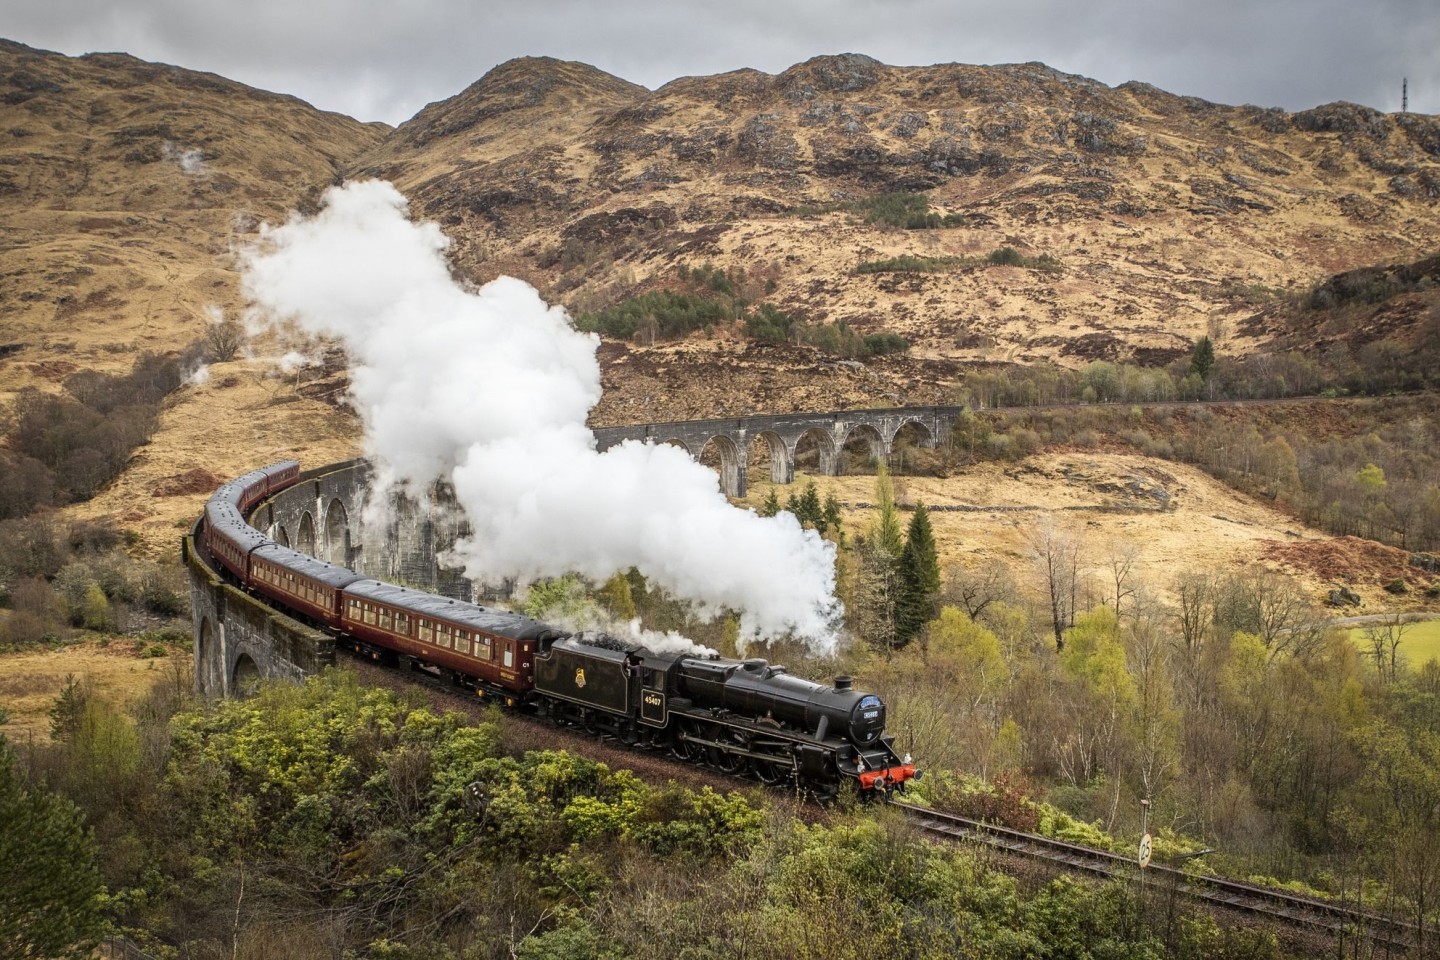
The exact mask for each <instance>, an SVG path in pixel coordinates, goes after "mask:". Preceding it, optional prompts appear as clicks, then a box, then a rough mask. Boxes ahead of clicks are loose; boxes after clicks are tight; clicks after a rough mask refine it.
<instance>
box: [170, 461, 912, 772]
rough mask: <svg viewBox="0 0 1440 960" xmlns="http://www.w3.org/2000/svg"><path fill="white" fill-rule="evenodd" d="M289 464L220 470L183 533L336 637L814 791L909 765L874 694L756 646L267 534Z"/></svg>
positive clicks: (596, 728) (513, 702)
mask: <svg viewBox="0 0 1440 960" xmlns="http://www.w3.org/2000/svg"><path fill="white" fill-rule="evenodd" d="M299 476H300V465H299V464H298V463H297V462H295V461H293V460H287V461H283V462H281V463H276V464H272V465H270V466H268V467H264V468H263V469H260V470H255V471H252V472H250V473H247V474H245V475H244V476H241V477H238V478H237V479H235V480H232V481H230V482H229V483H226V484H224V485H223V486H221V487H220V489H218V490H217V491H215V493H214V495H213V496H211V498H210V500H209V501H208V502H207V503H206V505H205V514H204V518H203V524H202V529H201V532H200V540H199V542H200V545H201V546H202V547H203V548H204V550H205V551H206V552H207V553H208V554H209V555H210V557H211V558H213V560H214V561H215V562H216V563H218V564H219V565H220V566H221V567H223V568H224V570H226V571H227V572H228V573H229V575H230V576H232V577H234V579H235V580H236V581H237V582H238V583H239V584H240V585H241V586H242V587H244V588H245V589H246V590H248V591H250V592H252V593H254V594H257V595H259V596H262V597H264V598H265V599H267V600H269V601H270V602H272V603H274V604H277V605H279V606H281V607H284V608H285V609H286V610H288V611H289V612H290V613H292V614H293V615H294V616H296V617H297V618H299V619H301V620H303V621H305V622H308V623H311V624H314V625H316V626H319V627H320V628H322V629H324V630H325V631H326V632H327V633H329V634H330V635H332V636H333V637H335V639H336V642H337V643H338V644H341V645H343V646H345V647H348V648H350V649H353V650H355V651H357V652H359V653H361V654H364V655H368V656H370V657H373V658H375V659H377V660H381V661H384V662H387V663H391V664H399V665H405V666H409V667H410V668H412V669H416V670H423V671H425V672H427V673H429V674H431V675H433V676H436V677H440V678H443V679H446V680H449V681H451V682H453V683H455V684H457V685H459V686H462V687H464V688H467V689H469V690H473V691H474V692H475V693H476V694H477V695H479V696H481V697H485V698H496V699H498V700H500V701H502V702H503V703H505V704H506V705H507V706H510V707H517V708H520V709H525V710H528V711H531V712H534V713H536V714H538V715H540V716H543V717H548V718H549V719H551V720H552V721H553V722H555V723H556V724H561V725H573V726H578V727H581V728H583V729H586V730H589V731H592V732H595V733H599V734H604V735H608V736H612V737H615V738H617V739H619V740H621V741H622V742H624V743H627V744H631V745H639V746H643V747H648V748H652V749H658V750H665V751H668V752H669V753H670V754H671V755H673V756H674V757H676V758H678V759H680V760H684V761H687V762H691V763H704V764H708V765H710V766H713V767H715V768H717V769H719V770H722V771H724V772H727V773H731V774H737V775H743V774H749V775H753V776H754V777H755V778H756V779H758V780H760V781H762V782H764V783H768V784H794V785H795V786H797V787H798V788H801V789H804V790H806V791H809V792H811V793H814V794H816V795H819V796H832V795H834V794H836V793H838V792H839V790H840V789H841V788H842V786H846V785H850V786H852V787H854V788H856V789H858V790H859V791H860V792H861V793H862V794H865V795H875V794H883V793H885V792H888V791H890V790H895V789H900V790H903V789H904V787H905V784H906V783H907V782H908V781H910V780H912V779H916V778H918V777H919V776H920V772H919V771H918V770H917V769H916V768H915V765H914V764H913V763H911V762H910V758H909V756H908V755H906V756H905V757H901V756H899V755H898V754H896V752H895V748H894V745H893V738H892V737H888V736H886V735H885V704H884V703H883V702H882V701H881V700H880V698H879V697H877V696H875V695H874V694H868V693H864V692H862V691H859V690H855V689H853V687H852V684H851V680H850V678H848V677H837V678H836V679H835V681H834V683H833V684H832V685H826V684H819V683H814V682H812V681H809V680H804V679H802V678H799V677H793V676H790V675H789V674H788V673H787V672H786V671H785V668H784V667H781V666H773V665H771V664H769V663H767V662H766V661H765V660H762V659H749V660H731V659H727V658H723V657H717V656H697V655H694V654H688V653H665V652H657V651H654V650H651V649H648V648H646V647H645V646H643V645H640V644H637V643H633V642H625V641H621V640H619V639H617V638H615V637H612V636H610V635H608V634H599V633H589V632H587V633H571V632H568V631H565V630H561V629H558V628H556V627H553V626H550V625H548V624H544V623H541V622H539V621H536V620H533V619H531V618H529V617H525V616H521V615H520V614H516V613H511V612H508V611H504V610H497V609H494V608H490V607H485V606H480V605H477V604H471V603H466V602H463V601H459V600H451V599H448V598H445V597H439V596H435V595H432V594H428V593H424V592H421V591H417V590H410V589H407V588H405V587H399V586H395V585H393V584H389V583H384V582H382V581H379V580H374V579H371V578H368V577H364V576H362V575H360V574H358V573H355V572H354V571H353V570H349V569H347V568H345V567H341V566H338V565H336V564H331V563H326V562H325V561H322V560H317V559H315V558H313V557H310V556H307V555H306V554H303V553H299V552H297V551H295V550H292V549H290V548H289V547H286V546H282V545H281V544H279V543H276V542H275V541H273V540H271V539H270V538H268V537H266V536H265V535H264V534H263V533H261V532H260V531H259V530H256V529H255V528H254V527H252V526H250V524H249V523H248V521H247V519H246V518H247V516H248V514H249V511H250V510H251V508H253V507H254V506H255V505H256V504H258V503H260V502H261V501H262V500H264V499H266V498H267V497H270V496H273V495H274V494H276V493H278V492H280V491H281V490H284V489H285V488H286V487H288V486H290V485H291V484H293V483H295V482H296V481H297V480H298V479H299Z"/></svg>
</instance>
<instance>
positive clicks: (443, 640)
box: [439, 623, 452, 647]
mask: <svg viewBox="0 0 1440 960" xmlns="http://www.w3.org/2000/svg"><path fill="white" fill-rule="evenodd" d="M439 642H440V646H442V647H448V646H450V645H451V643H452V641H451V639H450V628H449V627H448V626H446V625H445V624H443V623H442V624H440V641H439Z"/></svg>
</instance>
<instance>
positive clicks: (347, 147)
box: [0, 41, 386, 397]
mask: <svg viewBox="0 0 1440 960" xmlns="http://www.w3.org/2000/svg"><path fill="white" fill-rule="evenodd" d="M0 131H3V132H0V222H3V224H4V226H3V233H0V277H3V282H0V304H3V307H4V309H3V312H0V345H3V346H4V348H5V349H3V350H0V357H4V358H5V359H3V360H0V397H3V396H4V395H5V394H6V393H9V392H13V391H14V390H16V389H18V388H19V387H22V386H27V385H32V384H38V385H42V386H48V387H51V388H53V385H54V383H55V382H56V381H57V380H59V379H63V377H64V376H65V375H66V374H68V373H70V372H73V371H75V370H77V369H97V368H98V369H106V370H124V369H128V367H129V366H130V364H131V363H132V362H133V360H134V357H135V355H136V354H137V353H139V352H141V351H146V350H149V351H166V350H171V349H175V348H178V347H180V346H182V345H184V344H185V343H187V342H189V341H191V340H193V339H195V338H196V337H198V336H199V335H200V334H201V333H202V332H203V330H204V329H205V326H206V324H207V323H208V322H209V313H210V311H211V310H212V309H213V308H215V307H220V308H225V309H231V308H234V307H236V306H237V305H238V304H237V301H236V289H237V288H236V283H235V275H234V272H233V263H232V259H231V255H230V251H231V247H232V244H233V243H234V241H235V239H236V237H237V235H244V234H245V233H247V232H249V231H252V230H253V229H254V228H255V226H256V225H257V224H258V223H260V222H261V221H263V220H271V221H275V220H280V219H283V218H284V217H285V216H286V215H287V214H288V213H289V211H290V210H291V209H293V208H294V207H296V206H297V205H299V204H301V203H303V202H304V201H305V200H306V199H307V198H310V197H313V196H314V194H315V192H316V190H317V188H319V187H322V186H324V185H326V184H328V183H330V182H331V181H332V180H335V179H336V178H337V177H338V176H339V175H340V172H341V170H342V169H343V168H344V166H345V165H346V164H347V163H348V162H349V161H350V160H351V158H353V157H354V156H356V155H357V154H358V153H360V152H361V151H363V150H365V149H368V148H369V147H372V146H373V145H374V144H376V143H378V142H379V141H380V139H381V138H382V137H383V136H384V135H385V133H386V128H384V127H380V126H375V125H367V124H362V123H359V122H357V121H355V120H351V119H349V118H347V117H342V116H339V115H337V114H332V113H323V112H321V111H319V110H316V109H314V108H313V107H311V106H309V105H308V104H306V103H304V102H302V101H300V100H297V99H295V98H294V97H287V96H280V95H277V94H272V93H265V92H263V91H259V90H254V89H252V88H249V87H246V86H243V85H242V84H238V83H235V82H233V81H230V80H226V79H224V78H222V77H217V76H215V75H213V74H207V73H197V72H195V71H191V70H184V69H181V68H179V67H171V66H166V65H164V64H154V63H145V62H143V61H140V60H137V59H135V58H133V57H130V56H126V55H124V54H94V55H90V56H85V57H79V58H70V57H65V56H61V55H59V54H54V53H47V52H45V51H41V50H34V49H31V48H29V47H26V46H23V45H21V44H17V43H11V42H9V41H0Z"/></svg>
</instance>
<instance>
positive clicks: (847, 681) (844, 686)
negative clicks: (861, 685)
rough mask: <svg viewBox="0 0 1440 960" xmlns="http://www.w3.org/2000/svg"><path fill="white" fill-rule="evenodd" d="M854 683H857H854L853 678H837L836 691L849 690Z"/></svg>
mask: <svg viewBox="0 0 1440 960" xmlns="http://www.w3.org/2000/svg"><path fill="white" fill-rule="evenodd" d="M854 682H855V681H854V680H853V679H852V678H850V677H836V678H835V689H836V690H849V689H850V687H851V685H852V684H854Z"/></svg>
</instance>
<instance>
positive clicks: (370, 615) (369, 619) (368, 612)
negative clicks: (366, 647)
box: [365, 603, 375, 624]
mask: <svg viewBox="0 0 1440 960" xmlns="http://www.w3.org/2000/svg"><path fill="white" fill-rule="evenodd" d="M365 622H366V623H371V624H373V623H374V622H375V608H374V607H373V606H371V605H370V604H368V603H367V604H365Z"/></svg>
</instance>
